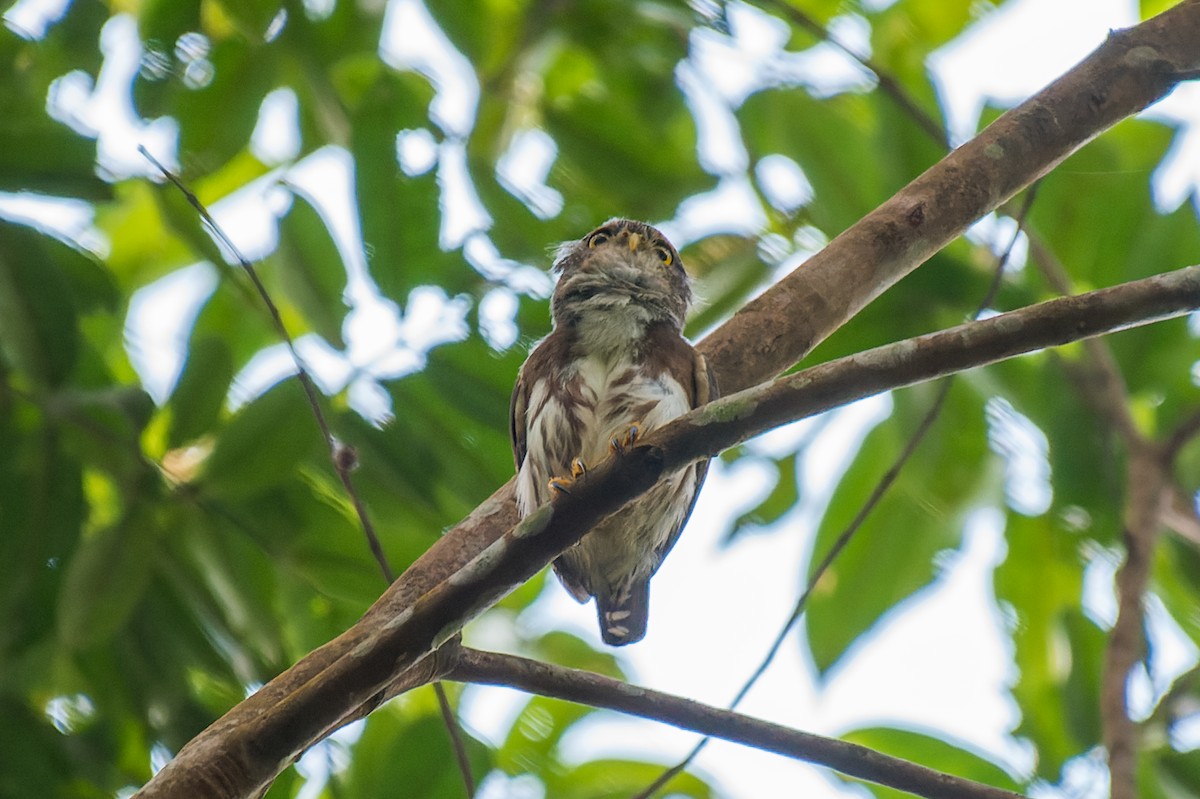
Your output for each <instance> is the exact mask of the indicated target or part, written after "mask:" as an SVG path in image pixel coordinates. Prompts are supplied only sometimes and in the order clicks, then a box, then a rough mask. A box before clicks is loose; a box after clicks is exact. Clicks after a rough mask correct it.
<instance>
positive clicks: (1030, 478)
mask: <svg viewBox="0 0 1200 799" xmlns="http://www.w3.org/2000/svg"><path fill="white" fill-rule="evenodd" d="M985 414H986V416H987V422H988V443H989V444H990V445H991V448H992V451H993V452H995V453H996V454H997V455H999V456H1000V457H1001V458H1003V459H1004V494H1005V496H1006V497H1007V499H1008V504H1009V506H1010V507H1012V508H1013V510H1015V511H1017V512H1018V513H1021V514H1024V515H1025V516H1040V515H1042V514H1043V513H1045V512H1046V511H1047V510H1049V508H1050V501H1051V500H1052V499H1053V493H1052V491H1051V488H1050V457H1049V456H1050V445H1049V444H1048V443H1047V441H1046V435H1045V434H1044V433H1043V432H1042V431H1041V430H1040V429H1039V428H1038V426H1037V425H1035V424H1034V423H1033V422H1031V421H1030V420H1029V418H1028V417H1026V416H1024V415H1023V414H1021V413H1020V412H1019V411H1017V410H1016V409H1015V408H1013V406H1012V404H1011V403H1010V402H1008V400H1005V399H1003V398H1001V397H993V398H991V399H989V400H988V401H987V406H986V409H985Z"/></svg>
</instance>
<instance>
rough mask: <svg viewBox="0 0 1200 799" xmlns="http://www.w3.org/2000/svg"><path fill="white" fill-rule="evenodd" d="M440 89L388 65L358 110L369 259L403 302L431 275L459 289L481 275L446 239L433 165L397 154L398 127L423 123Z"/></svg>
mask: <svg viewBox="0 0 1200 799" xmlns="http://www.w3.org/2000/svg"><path fill="white" fill-rule="evenodd" d="M432 95H433V91H432V87H431V86H430V85H429V83H428V82H427V81H426V80H424V79H423V78H420V77H418V76H417V75H415V74H414V73H400V74H396V73H392V72H385V73H382V74H381V75H380V76H379V78H378V80H376V82H375V84H374V85H373V86H372V87H371V88H370V89H369V90H368V91H367V93H366V95H365V96H364V97H363V99H362V102H361V103H360V105H359V107H358V108H357V110H356V111H355V113H354V120H353V122H354V129H353V135H352V138H351V141H350V150H351V152H352V153H353V155H354V191H355V197H356V199H357V202H358V216H359V220H360V222H361V224H362V238H363V246H364V247H365V248H366V256H367V267H368V269H369V270H370V272H371V277H373V278H374V279H375V282H376V283H377V284H378V285H379V288H380V290H381V291H382V292H383V294H384V295H385V296H386V297H388V298H389V299H392V300H394V301H396V302H397V303H400V304H403V302H404V301H405V300H406V299H407V298H408V295H409V292H410V291H412V289H413V288H414V287H416V286H419V285H424V284H427V283H432V284H435V285H440V286H442V287H443V288H445V289H446V292H447V293H448V294H456V293H458V291H460V290H461V289H463V288H465V287H466V286H467V285H469V284H470V282H471V281H473V280H474V272H473V271H472V270H471V269H470V268H468V267H467V265H466V263H465V262H464V261H463V259H462V258H461V257H459V256H457V255H453V254H451V253H447V252H445V251H444V250H442V248H441V246H440V244H439V235H440V230H441V213H440V212H439V206H438V202H439V196H440V190H439V188H438V184H437V176H436V174H435V173H434V172H428V173H426V174H424V175H416V176H410V175H406V174H404V172H403V171H401V169H400V165H399V163H398V162H397V160H396V134H398V133H399V132H400V131H401V130H405V129H411V128H416V127H424V126H426V125H427V124H428V120H427V119H426V117H425V115H424V113H423V112H424V109H425V108H426V107H427V106H428V105H429V101H430V99H431V98H432Z"/></svg>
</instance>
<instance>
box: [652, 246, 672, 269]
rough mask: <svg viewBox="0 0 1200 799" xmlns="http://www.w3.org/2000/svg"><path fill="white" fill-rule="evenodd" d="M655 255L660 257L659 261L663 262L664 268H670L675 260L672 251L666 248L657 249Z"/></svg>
mask: <svg viewBox="0 0 1200 799" xmlns="http://www.w3.org/2000/svg"><path fill="white" fill-rule="evenodd" d="M654 254H655V255H657V256H658V260H660V261H662V262H663V266H670V265H671V262H672V261H673V260H674V258H672V256H671V251H670V250H668V249H667V248H666V247H655V248H654Z"/></svg>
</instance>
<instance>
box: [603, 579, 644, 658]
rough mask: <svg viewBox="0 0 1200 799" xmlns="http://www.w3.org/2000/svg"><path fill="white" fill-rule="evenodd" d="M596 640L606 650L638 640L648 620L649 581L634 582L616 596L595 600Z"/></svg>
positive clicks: (641, 636) (640, 638)
mask: <svg viewBox="0 0 1200 799" xmlns="http://www.w3.org/2000/svg"><path fill="white" fill-rule="evenodd" d="M596 615H597V616H599V617H600V637H601V638H603V639H604V643H606V644H608V645H609V646H624V645H625V644H633V643H637V642H638V641H640V640H642V638H643V637H645V635H646V622H648V621H649V619H650V580H649V579H644V580H640V581H637V582H635V583H634V584H633V585H631V586H630V587H629V590H628V591H627V592H623V593H622V594H620V595H618V596H611V597H606V596H597V597H596Z"/></svg>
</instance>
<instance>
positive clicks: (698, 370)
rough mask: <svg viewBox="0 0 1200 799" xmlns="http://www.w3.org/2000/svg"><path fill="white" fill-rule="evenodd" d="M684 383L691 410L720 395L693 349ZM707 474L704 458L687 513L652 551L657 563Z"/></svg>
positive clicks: (713, 378)
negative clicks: (686, 381)
mask: <svg viewBox="0 0 1200 799" xmlns="http://www.w3.org/2000/svg"><path fill="white" fill-rule="evenodd" d="M685 385H690V388H691V397H690V400H691V406H692V409H693V410H695V409H696V408H699V407H700V406H701V405H706V404H707V403H709V402H712V401H713V400H715V399H716V398H717V397H719V396H721V392H720V389H718V388H717V375H716V372H714V371H713V370H712V369H711V368H710V367H709V365H708V360H707V359H705V357H704V356H703V355H701V354H700V353H699V352H697V351H696V350H694V349H693V350H692V374H691V380H690V382H689V383H686V384H685ZM707 476H708V459H707V458H706V459H705V460H702V461H700V462H699V463H697V464H696V490H695V491H693V492H692V498H691V501H690V502H689V503H688V509H687V513H685V514H683V518H682V519H680V520H679V526H678V527H676V528H675V529H674V530H672V531H671V535H670V536H668V537H667V539H666V540H665V541H663V543H662V544H661V545H660V546H659V547H658V549H656V550H655V552H654V554H655V557H656V558H657V560H658V563H662V562H663V559H664V558H665V557H666V556H667V553H668V552H670V551H671V547H673V546H675V542H676V541H678V540H679V534H680V533H682V532H683V528H684V527H686V526H687V521H688V519H689V518H691V515H692V510H693V509H694V508H695V507H696V498H697V497H699V496H700V489H701V488H703V487H704V478H705V477H707ZM654 568H655V571H657V570H658V566H657V565H655V567H654Z"/></svg>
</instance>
